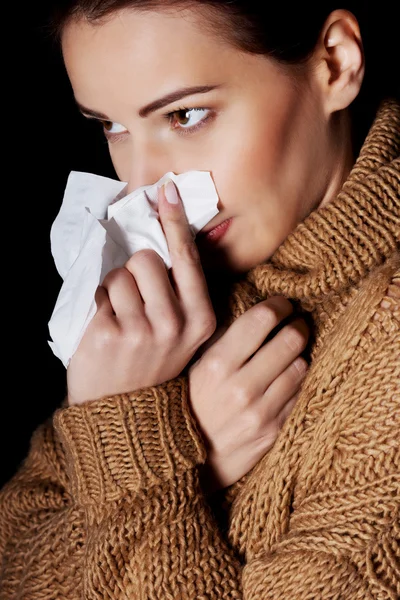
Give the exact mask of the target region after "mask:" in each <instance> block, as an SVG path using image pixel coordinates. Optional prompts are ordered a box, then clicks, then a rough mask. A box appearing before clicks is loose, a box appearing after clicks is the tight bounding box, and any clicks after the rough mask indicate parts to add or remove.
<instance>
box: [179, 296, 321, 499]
mask: <svg viewBox="0 0 400 600" xmlns="http://www.w3.org/2000/svg"><path fill="white" fill-rule="evenodd" d="M292 312H293V307H292V305H291V303H290V302H289V301H288V300H286V299H285V298H283V297H280V296H274V297H271V298H269V299H268V300H265V301H263V302H260V303H259V304H257V305H255V306H253V307H252V308H251V309H250V310H248V311H247V312H245V313H244V314H243V315H241V316H240V317H239V318H238V319H236V321H234V323H233V324H232V325H231V326H230V327H229V328H228V329H226V330H225V331H223V332H221V331H218V330H217V332H216V333H215V335H214V336H213V338H211V339H210V340H209V341H208V342H206V344H205V346H206V347H207V348H206V350H205V351H204V352H203V354H202V355H201V356H200V358H199V359H198V360H197V362H195V363H194V364H193V365H192V366H191V367H190V369H189V390H190V405H191V410H192V413H193V414H194V416H195V418H196V420H197V423H198V425H199V427H200V431H201V432H202V434H203V437H204V439H205V442H206V445H207V461H206V464H205V465H204V466H203V472H202V480H203V487H204V490H205V491H206V492H207V493H212V492H214V491H216V490H218V489H222V488H225V487H228V486H229V485H231V484H233V483H235V482H236V481H238V480H239V479H240V478H241V477H242V476H243V475H245V474H246V473H248V472H249V471H250V470H251V469H252V468H253V467H254V466H255V464H256V463H257V462H258V461H259V460H260V459H261V458H262V457H263V456H264V454H266V452H267V451H268V450H269V449H270V448H271V447H272V445H273V443H274V442H275V440H276V438H277V436H278V432H279V430H280V428H281V427H282V425H283V423H284V422H285V420H286V419H287V417H288V416H289V414H290V412H291V411H292V409H293V407H294V404H295V402H296V400H297V393H298V391H299V388H300V385H301V383H302V381H303V379H304V376H305V373H306V371H307V368H308V364H307V362H306V361H305V359H304V358H302V357H300V354H301V353H302V352H303V350H304V349H305V347H306V345H307V341H308V337H309V331H308V327H307V325H306V323H305V321H304V320H303V319H301V318H297V319H294V320H293V321H292V322H291V323H289V324H287V325H285V326H284V327H282V328H281V330H280V331H278V333H276V335H275V336H274V337H272V339H270V340H269V341H267V342H266V343H264V342H265V339H266V338H267V336H268V335H269V334H270V333H271V331H272V330H273V329H274V328H275V327H276V326H278V325H279V324H280V323H281V321H282V320H283V319H285V318H286V317H288V316H289V315H291V314H292ZM213 339H214V340H215V339H216V341H213ZM203 348H204V347H203Z"/></svg>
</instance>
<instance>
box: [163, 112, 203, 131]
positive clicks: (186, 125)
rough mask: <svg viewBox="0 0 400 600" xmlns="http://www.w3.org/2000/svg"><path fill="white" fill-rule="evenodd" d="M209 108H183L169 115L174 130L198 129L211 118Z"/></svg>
mask: <svg viewBox="0 0 400 600" xmlns="http://www.w3.org/2000/svg"><path fill="white" fill-rule="evenodd" d="M209 113H210V110H209V109H208V108H181V109H180V110H175V111H174V112H171V113H169V115H168V117H169V119H170V122H171V125H172V128H173V129H186V130H187V129H196V128H197V127H199V126H201V124H203V123H205V121H206V120H207V118H208V116H209Z"/></svg>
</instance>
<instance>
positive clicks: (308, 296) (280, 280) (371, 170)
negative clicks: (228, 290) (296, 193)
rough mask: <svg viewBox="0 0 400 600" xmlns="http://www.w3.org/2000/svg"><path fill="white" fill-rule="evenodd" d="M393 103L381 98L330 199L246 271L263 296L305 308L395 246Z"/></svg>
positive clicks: (399, 139) (398, 133)
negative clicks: (281, 298)
mask: <svg viewBox="0 0 400 600" xmlns="http://www.w3.org/2000/svg"><path fill="white" fill-rule="evenodd" d="M399 155H400V103H399V102H398V101H397V100H395V99H388V100H385V101H384V102H383V103H382V104H381V106H380V108H379V110H378V112H377V115H376V117H375V120H374V122H373V124H372V126H371V129H370V131H369V133H368V135H367V137H366V139H365V142H364V144H363V146H362V148H361V151H360V154H359V157H358V159H357V160H356V162H355V164H354V166H353V168H352V170H351V172H350V175H349V177H348V178H347V180H346V182H345V183H344V185H343V187H342V190H341V191H340V193H339V194H338V195H337V197H336V198H335V199H334V200H332V201H331V202H330V203H329V204H327V205H325V206H324V207H320V208H317V209H316V210H314V211H313V212H312V213H311V214H310V215H309V216H308V217H307V218H306V219H305V220H304V221H303V222H302V223H300V224H299V225H298V226H297V227H296V229H295V230H294V231H293V232H292V233H291V234H290V235H289V236H288V237H287V238H286V240H285V241H284V243H283V244H282V245H281V246H280V247H279V248H278V250H277V251H276V252H275V253H274V255H273V256H272V257H271V258H270V259H269V261H268V262H266V263H264V264H262V265H258V266H257V267H254V268H253V269H252V270H251V271H249V272H248V274H247V276H246V280H247V282H249V283H251V284H253V285H254V286H255V287H256V293H257V294H258V295H260V296H262V297H265V296H267V295H272V294H273V295H277V294H282V295H284V296H287V297H289V298H292V299H295V300H298V301H300V303H302V302H305V303H306V304H307V305H308V307H309V309H310V308H311V309H312V306H313V305H314V306H315V305H316V304H319V303H320V302H321V301H322V300H324V299H326V297H327V296H329V295H330V294H332V293H340V291H341V290H343V289H345V288H347V287H348V286H349V285H355V284H357V283H358V282H359V281H360V280H361V279H363V278H364V277H365V276H366V275H367V274H368V272H370V271H371V270H372V269H373V268H374V267H376V266H378V265H380V264H382V263H383V262H384V261H385V260H386V259H387V258H389V256H391V255H392V254H393V253H394V252H395V251H396V249H397V250H398V249H399V246H400V158H399Z"/></svg>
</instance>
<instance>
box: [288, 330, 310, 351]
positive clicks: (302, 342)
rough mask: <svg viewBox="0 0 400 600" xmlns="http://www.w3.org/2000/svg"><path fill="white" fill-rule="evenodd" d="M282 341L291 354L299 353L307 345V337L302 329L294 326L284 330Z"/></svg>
mask: <svg viewBox="0 0 400 600" xmlns="http://www.w3.org/2000/svg"><path fill="white" fill-rule="evenodd" d="M284 340H285V343H286V345H287V346H288V347H289V349H290V350H292V351H293V352H297V353H299V352H301V351H302V350H304V348H305V346H306V343H307V335H306V333H305V331H304V330H303V329H298V328H297V327H296V326H295V325H293V324H290V325H287V326H286V327H285V329H284Z"/></svg>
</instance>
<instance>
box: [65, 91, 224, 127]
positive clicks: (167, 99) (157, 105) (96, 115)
mask: <svg viewBox="0 0 400 600" xmlns="http://www.w3.org/2000/svg"><path fill="white" fill-rule="evenodd" d="M219 87H221V86H220V85H198V86H192V87H184V88H180V89H179V90H176V91H175V92H171V93H169V94H167V95H166V96H163V97H162V98H159V99H158V100H154V101H153V102H150V104H146V106H144V107H143V108H141V109H140V110H139V116H140V117H142V118H145V117H148V116H149V115H150V114H151V113H152V112H155V111H156V110H160V109H161V108H164V107H165V106H168V104H172V102H177V101H178V100H182V98H186V97H187V96H192V95H193V94H206V93H207V92H211V91H212V90H215V89H217V88H219ZM76 103H77V105H78V108H79V110H80V111H81V113H82V114H83V115H84V116H85V117H91V118H92V119H100V120H101V121H109V120H110V119H109V118H108V117H107V116H106V115H104V114H103V113H100V112H97V111H95V110H91V109H90V108H86V107H85V106H82V104H80V103H79V102H78V101H76Z"/></svg>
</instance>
